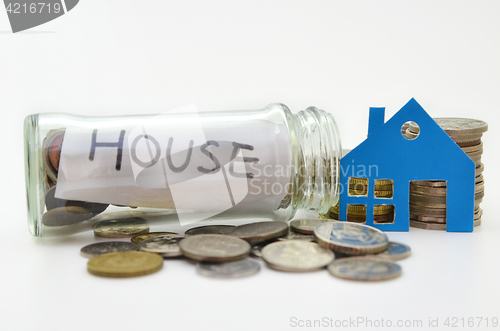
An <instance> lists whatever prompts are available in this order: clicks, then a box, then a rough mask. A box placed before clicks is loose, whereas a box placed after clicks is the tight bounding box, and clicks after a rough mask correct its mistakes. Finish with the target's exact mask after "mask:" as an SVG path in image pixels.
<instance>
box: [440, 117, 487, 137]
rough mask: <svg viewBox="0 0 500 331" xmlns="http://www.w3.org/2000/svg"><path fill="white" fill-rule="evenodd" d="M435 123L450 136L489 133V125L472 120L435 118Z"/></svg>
mask: <svg viewBox="0 0 500 331" xmlns="http://www.w3.org/2000/svg"><path fill="white" fill-rule="evenodd" d="M434 121H436V123H437V124H438V125H439V126H440V127H441V128H442V129H443V130H444V131H445V132H446V133H448V134H449V135H450V136H451V135H475V134H481V133H484V132H486V131H488V123H486V122H484V121H480V120H475V119H470V118H451V117H440V118H434Z"/></svg>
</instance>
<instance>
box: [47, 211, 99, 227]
mask: <svg viewBox="0 0 500 331" xmlns="http://www.w3.org/2000/svg"><path fill="white" fill-rule="evenodd" d="M91 218H92V213H91V212H90V211H89V210H87V209H85V208H82V207H75V206H70V207H59V208H54V209H51V210H49V211H47V212H46V213H45V214H43V216H42V223H43V224H44V225H45V226H66V225H73V224H76V223H80V222H83V221H87V220H89V219H91Z"/></svg>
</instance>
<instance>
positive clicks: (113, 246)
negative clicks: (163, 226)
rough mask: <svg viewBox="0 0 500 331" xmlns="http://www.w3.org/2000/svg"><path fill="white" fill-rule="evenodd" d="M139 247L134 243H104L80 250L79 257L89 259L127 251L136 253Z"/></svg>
mask: <svg viewBox="0 0 500 331" xmlns="http://www.w3.org/2000/svg"><path fill="white" fill-rule="evenodd" d="M137 250H139V246H137V245H136V244H134V243H129V242H123V241H106V242H101V243H95V244H91V245H87V246H85V247H83V248H82V249H81V250H80V255H81V256H83V257H86V258H88V259H91V258H93V257H96V256H98V255H102V254H106V253H113V252H127V251H137Z"/></svg>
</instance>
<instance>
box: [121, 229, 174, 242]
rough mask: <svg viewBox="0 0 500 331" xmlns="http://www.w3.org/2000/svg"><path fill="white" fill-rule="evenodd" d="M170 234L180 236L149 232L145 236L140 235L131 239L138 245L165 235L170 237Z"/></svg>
mask: <svg viewBox="0 0 500 331" xmlns="http://www.w3.org/2000/svg"><path fill="white" fill-rule="evenodd" d="M169 234H171V235H178V233H175V232H149V233H143V234H138V235H137V236H133V237H132V238H130V240H131V241H132V242H133V243H134V244H138V243H140V242H141V241H143V240H146V239H149V238H153V237H159V236H165V235H169Z"/></svg>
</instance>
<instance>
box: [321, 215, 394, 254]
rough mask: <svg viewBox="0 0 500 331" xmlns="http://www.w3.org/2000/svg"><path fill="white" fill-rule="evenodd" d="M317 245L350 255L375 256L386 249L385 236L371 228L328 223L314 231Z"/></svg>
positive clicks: (354, 224)
mask: <svg viewBox="0 0 500 331" xmlns="http://www.w3.org/2000/svg"><path fill="white" fill-rule="evenodd" d="M314 236H315V237H316V239H317V241H318V243H319V244H320V245H321V246H323V247H326V248H330V249H333V250H334V251H338V252H341V253H346V254H350V255H365V254H376V253H380V252H383V251H384V250H386V249H387V243H388V240H387V236H386V235H385V233H383V232H382V231H380V230H378V229H375V228H373V227H371V226H367V225H363V224H356V223H349V222H329V223H323V224H320V225H318V226H317V227H316V229H314Z"/></svg>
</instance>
